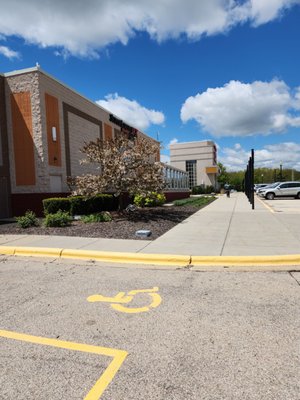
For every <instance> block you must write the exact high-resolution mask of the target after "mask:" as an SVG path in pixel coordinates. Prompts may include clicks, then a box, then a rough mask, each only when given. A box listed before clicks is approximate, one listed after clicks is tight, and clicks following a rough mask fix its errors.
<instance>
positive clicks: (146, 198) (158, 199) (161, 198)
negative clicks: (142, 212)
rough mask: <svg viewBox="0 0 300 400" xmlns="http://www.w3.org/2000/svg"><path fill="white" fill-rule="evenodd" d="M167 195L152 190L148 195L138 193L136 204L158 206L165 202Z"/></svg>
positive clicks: (139, 205)
mask: <svg viewBox="0 0 300 400" xmlns="http://www.w3.org/2000/svg"><path fill="white" fill-rule="evenodd" d="M165 201H166V197H165V195H164V194H162V193H157V192H151V193H148V194H147V195H144V194H137V195H135V196H134V200H133V202H134V204H136V205H137V206H138V207H158V206H161V205H162V204H164V203H165Z"/></svg>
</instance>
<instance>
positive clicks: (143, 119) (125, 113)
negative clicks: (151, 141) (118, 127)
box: [96, 93, 165, 130]
mask: <svg viewBox="0 0 300 400" xmlns="http://www.w3.org/2000/svg"><path fill="white" fill-rule="evenodd" d="M96 103H97V104H99V105H100V106H101V107H103V108H105V109H106V110H108V111H110V112H111V113H113V114H115V115H117V116H118V117H119V118H121V119H123V120H124V121H125V122H127V123H129V124H131V125H133V126H134V127H135V128H138V129H140V130H145V129H147V128H148V127H149V126H150V125H152V124H153V125H162V124H163V123H164V121H165V116H164V114H163V113H162V112H161V111H156V110H150V109H148V108H146V107H143V106H142V105H140V104H139V103H138V102H137V101H136V100H129V99H126V97H122V96H119V95H118V94H117V93H114V94H108V95H107V96H105V100H98V101H96Z"/></svg>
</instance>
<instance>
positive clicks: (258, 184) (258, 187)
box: [254, 183, 270, 192]
mask: <svg viewBox="0 0 300 400" xmlns="http://www.w3.org/2000/svg"><path fill="white" fill-rule="evenodd" d="M268 185H270V183H255V184H254V192H257V191H258V189H261V188H263V187H265V186H268Z"/></svg>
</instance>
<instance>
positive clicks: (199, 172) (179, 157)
mask: <svg viewBox="0 0 300 400" xmlns="http://www.w3.org/2000/svg"><path fill="white" fill-rule="evenodd" d="M170 164H171V166H173V167H175V168H178V169H181V170H183V171H187V172H188V174H189V187H190V189H192V188H193V187H194V186H199V185H205V186H213V187H214V188H216V186H217V174H218V166H217V148H216V145H215V143H214V142H212V141H210V140H206V141H203V142H187V143H176V144H172V145H170Z"/></svg>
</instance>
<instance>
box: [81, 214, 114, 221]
mask: <svg viewBox="0 0 300 400" xmlns="http://www.w3.org/2000/svg"><path fill="white" fill-rule="evenodd" d="M111 220H112V216H111V215H110V213H109V212H108V211H104V212H101V213H97V214H90V215H85V216H84V217H83V218H82V221H83V222H84V223H86V224H87V223H89V222H109V221H111Z"/></svg>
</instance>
